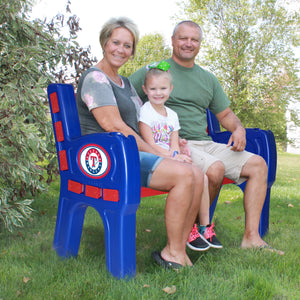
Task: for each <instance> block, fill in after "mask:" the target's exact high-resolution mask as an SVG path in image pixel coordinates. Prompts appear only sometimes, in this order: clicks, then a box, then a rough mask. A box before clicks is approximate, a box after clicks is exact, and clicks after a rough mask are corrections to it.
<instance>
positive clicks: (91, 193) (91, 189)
mask: <svg viewBox="0 0 300 300" xmlns="http://www.w3.org/2000/svg"><path fill="white" fill-rule="evenodd" d="M85 195H86V196H87V197H91V198H95V199H99V198H101V189H100V188H98V187H96V186H92V185H86V186H85Z"/></svg>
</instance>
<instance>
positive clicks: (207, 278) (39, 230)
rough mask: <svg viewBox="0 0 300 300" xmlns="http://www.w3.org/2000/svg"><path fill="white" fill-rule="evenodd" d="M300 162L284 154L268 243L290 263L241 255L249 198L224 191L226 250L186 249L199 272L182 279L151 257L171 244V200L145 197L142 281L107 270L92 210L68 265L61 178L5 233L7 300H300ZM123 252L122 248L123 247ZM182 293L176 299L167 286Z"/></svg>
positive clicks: (3, 291) (221, 221) (139, 233)
mask: <svg viewBox="0 0 300 300" xmlns="http://www.w3.org/2000/svg"><path fill="white" fill-rule="evenodd" d="M299 186H300V156H299V155H290V154H279V155H278V170H277V179H276V182H275V184H274V186H273V187H272V194H271V202H270V226H269V233H268V234H267V235H266V236H265V240H266V241H267V242H268V243H270V244H271V245H273V246H274V247H275V248H279V249H281V250H283V251H284V252H285V255H284V256H279V255H276V254H273V253H269V252H265V251H262V250H253V249H252V250H251V249H250V250H242V249H240V248H239V246H240V242H241V239H242V236H243V231H244V210H243V200H242V198H243V193H242V192H241V190H240V189H239V188H238V187H236V186H234V185H226V186H224V187H223V188H222V190H221V193H220V198H219V202H218V205H217V208H216V211H215V216H214V222H215V223H216V232H217V235H218V238H219V239H220V240H221V242H222V243H223V245H224V248H223V249H222V250H217V249H210V250H209V251H206V252H202V253H201V252H200V253H198V252H193V251H191V250H190V249H188V250H187V252H188V255H189V256H190V258H191V259H192V261H193V263H194V268H191V269H184V270H183V271H182V272H180V273H176V272H172V271H164V270H163V269H161V268H159V267H158V266H157V265H155V264H154V262H153V260H152V258H151V252H152V251H154V250H159V249H161V248H162V247H163V246H164V245H165V244H166V232H165V226H164V205H165V198H166V195H161V196H156V197H149V198H144V199H142V200H141V204H140V207H139V209H138V212H137V225H136V257H137V276H136V278H135V279H133V280H129V281H125V280H116V279H115V278H113V277H112V276H110V275H109V274H108V273H107V271H106V266H105V240H104V228H103V224H102V220H101V218H100V216H99V214H98V213H97V212H96V211H95V210H94V209H92V208H88V209H87V212H86V217H85V221H84V228H83V233H82V238H81V244H80V249H79V253H78V257H77V258H71V259H66V260H62V259H61V258H59V257H58V256H57V255H56V253H55V251H53V250H52V243H53V234H54V229H55V222H56V212H57V204H58V197H59V179H57V180H56V181H55V182H54V183H53V184H52V185H51V187H50V189H49V191H48V192H47V193H43V194H42V195H40V196H39V197H38V199H37V200H36V201H35V202H34V205H33V208H34V209H35V212H34V214H33V216H32V219H31V220H30V221H28V222H27V223H26V224H25V226H24V228H20V229H17V230H15V231H14V233H13V234H10V233H8V232H6V231H5V230H3V228H1V229H0V241H1V248H0V266H1V268H0V299H3V300H6V299H18V298H20V299H30V300H31V299H128V300H131V299H147V300H148V299H151V300H152V299H153V300H156V299H186V300H190V299H197V300H198V299H200V298H203V299H300V294H299V263H298V262H299V261H300V250H299V249H300V247H299V246H300V245H299V240H300V236H299V223H300V222H299V215H300V209H299V199H300V189H299ZM116 246H117V245H116ZM172 286H175V288H176V291H175V292H174V294H167V293H166V292H165V291H164V289H165V288H166V287H172Z"/></svg>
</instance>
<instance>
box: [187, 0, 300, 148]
mask: <svg viewBox="0 0 300 300" xmlns="http://www.w3.org/2000/svg"><path fill="white" fill-rule="evenodd" d="M283 2H284V1H275V0H222V1H221V0H188V1H186V2H185V4H184V7H183V11H184V13H185V19H186V18H187V19H191V20H193V21H195V22H196V23H198V24H200V25H201V27H202V28H203V30H204V41H203V45H202V48H203V55H202V57H200V59H199V63H200V64H201V65H202V66H204V67H205V68H208V69H210V70H211V71H212V72H213V73H214V74H215V75H216V76H217V77H218V78H219V80H220V82H221V84H222V85H223V87H224V90H225V92H226V93H227V95H228V96H229V99H230V100H231V108H232V110H233V111H234V112H235V113H236V114H237V115H238V117H239V118H240V119H241V121H242V123H243V124H244V126H246V127H260V128H263V129H271V130H272V131H273V133H274V134H275V137H276V139H277V141H278V142H280V143H282V144H285V143H286V141H287V137H286V119H285V112H286V108H287V106H288V103H289V101H290V100H291V99H294V100H295V101H299V78H298V77H297V68H296V66H297V63H299V59H297V58H295V55H294V52H293V47H297V46H299V42H300V40H299V25H300V21H299V20H300V18H299V11H288V10H287V9H286V8H285V7H284V6H282V5H281V3H283ZM293 121H294V122H296V123H297V122H299V120H298V119H297V117H296V116H295V115H294V120H293Z"/></svg>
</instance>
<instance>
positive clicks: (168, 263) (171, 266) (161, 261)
mask: <svg viewBox="0 0 300 300" xmlns="http://www.w3.org/2000/svg"><path fill="white" fill-rule="evenodd" d="M151 255H152V257H153V259H154V260H155V262H156V263H157V264H158V265H159V266H161V267H163V268H165V269H171V270H175V271H179V270H180V269H182V268H183V265H181V264H178V263H175V262H172V261H167V260H165V259H163V258H162V257H161V255H160V252H159V251H154V252H152V254H151Z"/></svg>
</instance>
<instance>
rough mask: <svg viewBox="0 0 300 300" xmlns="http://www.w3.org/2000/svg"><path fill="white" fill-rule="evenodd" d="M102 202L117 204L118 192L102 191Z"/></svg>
mask: <svg viewBox="0 0 300 300" xmlns="http://www.w3.org/2000/svg"><path fill="white" fill-rule="evenodd" d="M103 200H105V201H112V202H118V201H119V191H118V190H111V189H103Z"/></svg>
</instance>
